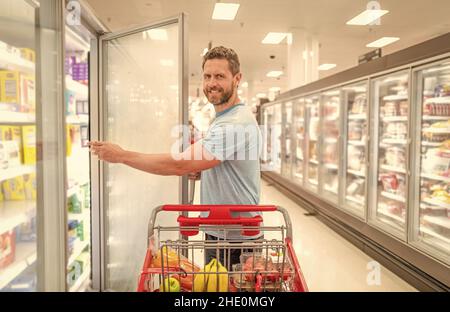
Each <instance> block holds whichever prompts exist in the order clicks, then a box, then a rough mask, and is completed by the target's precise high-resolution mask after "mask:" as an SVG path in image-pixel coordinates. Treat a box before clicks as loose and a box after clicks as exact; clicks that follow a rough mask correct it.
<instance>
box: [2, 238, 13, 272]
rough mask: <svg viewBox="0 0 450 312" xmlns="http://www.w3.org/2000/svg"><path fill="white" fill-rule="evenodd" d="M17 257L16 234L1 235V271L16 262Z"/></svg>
mask: <svg viewBox="0 0 450 312" xmlns="http://www.w3.org/2000/svg"><path fill="white" fill-rule="evenodd" d="M15 255H16V234H15V232H14V231H8V232H5V233H2V234H0V269H3V268H5V267H7V266H8V265H10V264H11V263H13V262H14V258H15Z"/></svg>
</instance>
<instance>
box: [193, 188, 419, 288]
mask: <svg viewBox="0 0 450 312" xmlns="http://www.w3.org/2000/svg"><path fill="white" fill-rule="evenodd" d="M199 189H200V187H199V184H197V187H196V195H195V202H194V203H198V199H199V198H200V196H199V195H200V194H199ZM261 204H274V205H278V206H282V207H284V208H286V209H287V210H288V212H289V215H290V217H291V220H292V225H293V236H294V238H293V242H294V249H295V251H296V253H297V257H298V260H299V262H300V265H301V267H302V271H303V274H304V277H305V280H306V282H307V284H308V288H309V290H310V291H397V292H403V291H416V289H415V288H414V287H412V286H411V285H409V284H408V283H406V282H405V281H403V280H402V279H400V278H399V277H398V276H396V275H395V274H394V273H392V272H391V271H389V270H388V269H386V268H385V267H383V266H380V271H379V272H380V273H381V274H380V276H379V277H380V278H379V280H378V281H379V283H376V284H375V285H369V283H368V282H367V279H368V276H369V274H370V273H371V272H373V271H372V270H373V267H370V266H369V267H368V265H369V263H371V262H372V261H374V260H373V259H371V258H370V257H369V256H367V255H366V254H364V253H363V252H362V251H361V250H360V249H358V248H357V247H355V246H354V245H352V244H351V243H349V242H348V241H347V240H345V239H344V238H342V237H341V236H339V235H338V234H337V233H336V232H334V231H333V230H331V229H330V228H328V227H327V226H326V225H324V224H323V223H322V222H320V221H319V220H318V219H316V218H315V217H311V216H305V215H304V214H305V213H306V212H307V211H306V210H304V209H303V208H302V207H300V206H299V205H297V204H296V203H294V202H293V201H292V200H290V199H289V198H287V197H286V196H285V195H283V194H282V193H281V192H279V191H278V190H277V189H276V188H275V187H273V186H269V184H268V183H267V182H266V181H264V180H263V181H262V185H261ZM270 216H271V217H270V218H268V216H267V215H265V218H264V223H265V225H277V224H280V223H281V222H282V220H283V219H282V217H281V215H278V214H271V215H270ZM370 276H371V277H372V276H373V275H370ZM369 279H370V278H369ZM372 281H373V279H372ZM371 284H373V283H371Z"/></svg>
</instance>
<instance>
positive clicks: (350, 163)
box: [262, 33, 450, 290]
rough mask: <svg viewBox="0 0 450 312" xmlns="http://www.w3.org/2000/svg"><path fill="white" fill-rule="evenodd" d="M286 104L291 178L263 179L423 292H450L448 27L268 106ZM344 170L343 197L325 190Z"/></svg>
mask: <svg viewBox="0 0 450 312" xmlns="http://www.w3.org/2000/svg"><path fill="white" fill-rule="evenodd" d="M339 90H340V97H339V98H340V101H341V104H342V106H341V107H340V105H339V104H338V102H339V99H338V97H337V93H336V92H337V91H339ZM333 92H334V93H336V98H334V99H333V96H334V95H333ZM330 93H331V94H330ZM319 94H320V95H321V96H319ZM286 101H290V102H292V103H293V112H294V120H293V127H294V129H293V130H294V136H293V137H295V138H296V139H295V144H294V151H295V158H294V160H293V168H292V177H291V178H290V179H289V178H286V177H283V176H281V175H278V174H276V173H273V172H263V177H264V178H266V179H267V180H268V181H270V182H272V183H274V185H276V186H277V187H279V188H280V189H282V190H283V191H286V192H289V193H290V194H291V195H292V197H293V198H294V200H295V201H297V202H298V204H299V205H302V206H304V207H306V208H307V209H308V210H309V212H311V213H313V214H318V215H320V219H321V220H322V221H323V222H324V223H326V224H327V225H329V226H330V227H331V228H333V229H334V230H335V231H336V232H338V233H340V234H342V235H343V236H344V237H346V238H347V239H348V240H350V241H351V242H353V243H354V244H356V245H359V246H364V250H366V248H368V249H370V250H371V251H372V252H373V253H374V254H377V255H379V258H380V259H383V260H386V259H387V261H388V263H389V267H390V268H391V269H393V270H396V272H397V273H398V274H399V275H401V276H402V277H405V278H408V279H410V280H411V281H413V284H417V285H418V286H417V287H418V288H420V289H433V290H435V289H437V290H442V289H443V290H448V289H450V233H449V231H450V230H449V228H450V224H449V222H448V220H450V215H449V211H450V210H449V208H450V195H449V194H450V187H449V185H450V180H449V178H450V144H449V141H450V33H448V34H445V35H442V36H440V37H436V38H433V39H430V40H429V41H427V42H424V43H421V44H419V45H417V46H413V47H410V48H407V49H405V50H402V51H399V52H396V53H394V54H392V55H386V56H384V57H382V58H379V59H377V60H373V61H371V62H370V63H365V64H360V65H358V66H357V67H355V68H352V69H349V70H347V71H345V72H341V73H337V74H335V75H332V76H330V77H327V78H325V79H321V80H318V81H316V82H313V83H311V84H308V85H305V86H301V87H299V88H296V89H294V90H290V91H288V92H286V93H284V94H280V95H279V96H278V97H277V98H276V99H275V101H273V102H269V103H266V104H263V105H262V110H264V109H265V108H267V107H273V106H274V105H277V104H280V103H284V102H286ZM319 103H320V107H321V113H320V115H319ZM337 107H340V110H341V112H339V114H340V118H339V120H337V119H336V120H335V118H336V117H337V114H338V112H337V109H336V108H337ZM303 133H304V134H305V135H304V136H303ZM339 137H340V138H341V139H338V140H337V143H336V145H337V146H333V145H334V142H335V139H336V138H339ZM318 138H319V142H317V139H318ZM303 139H304V141H303ZM303 148H304V149H303ZM319 156H320V157H319ZM333 156H335V157H333ZM336 165H337V170H336ZM334 171H337V173H335V174H334V173H333V172H334ZM318 173H319V176H318ZM336 176H337V177H338V185H337V193H338V196H339V197H338V198H339V201H336V198H332V195H333V192H328V193H327V189H329V190H331V189H332V187H333V185H334V187H335V189H334V191H336V184H335V183H333V179H334V178H335V177H336ZM377 257H378V256H377ZM404 267H410V268H411V270H409V271H408V272H406V271H404V270H403V268H404ZM419 280H420V281H421V282H417V281H419ZM422 281H425V282H422Z"/></svg>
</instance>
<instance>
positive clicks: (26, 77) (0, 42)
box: [0, 1, 37, 292]
mask: <svg viewBox="0 0 450 312" xmlns="http://www.w3.org/2000/svg"><path fill="white" fill-rule="evenodd" d="M11 10H12V11H13V13H14V14H11V15H8V14H7V12H10V11H11ZM35 10H36V8H35V7H33V6H32V5H30V4H29V3H27V2H26V1H15V2H14V3H13V2H11V1H7V2H5V1H3V2H0V291H20V292H26V291H35V290H37V265H36V260H37V224H36V216H37V185H36V174H37V171H36V76H37V75H36V41H37V38H36V36H35V35H36V34H35V25H36V16H35Z"/></svg>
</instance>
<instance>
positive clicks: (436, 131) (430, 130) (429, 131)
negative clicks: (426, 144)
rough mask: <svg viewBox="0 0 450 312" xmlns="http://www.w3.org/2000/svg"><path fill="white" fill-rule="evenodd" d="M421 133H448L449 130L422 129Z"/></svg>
mask: <svg viewBox="0 0 450 312" xmlns="http://www.w3.org/2000/svg"><path fill="white" fill-rule="evenodd" d="M422 132H427V133H450V128H424V129H422Z"/></svg>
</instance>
